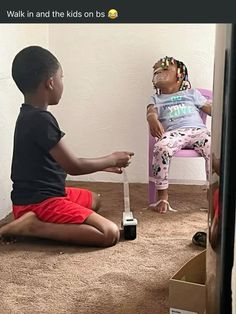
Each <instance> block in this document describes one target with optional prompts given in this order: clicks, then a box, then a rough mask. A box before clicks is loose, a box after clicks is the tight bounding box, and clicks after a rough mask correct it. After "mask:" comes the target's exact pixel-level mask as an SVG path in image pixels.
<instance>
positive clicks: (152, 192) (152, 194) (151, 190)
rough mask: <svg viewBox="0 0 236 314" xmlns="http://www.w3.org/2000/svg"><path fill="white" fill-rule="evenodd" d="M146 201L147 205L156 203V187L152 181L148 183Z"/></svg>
mask: <svg viewBox="0 0 236 314" xmlns="http://www.w3.org/2000/svg"><path fill="white" fill-rule="evenodd" d="M148 200H149V204H152V203H155V202H156V185H155V183H154V182H152V181H149V184H148Z"/></svg>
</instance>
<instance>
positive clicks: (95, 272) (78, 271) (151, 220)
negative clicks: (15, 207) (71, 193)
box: [0, 182, 207, 314]
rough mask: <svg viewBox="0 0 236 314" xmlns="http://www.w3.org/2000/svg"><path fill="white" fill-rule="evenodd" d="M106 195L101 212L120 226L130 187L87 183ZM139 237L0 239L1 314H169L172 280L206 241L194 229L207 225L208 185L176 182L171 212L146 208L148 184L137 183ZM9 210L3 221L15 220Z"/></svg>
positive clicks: (133, 198)
mask: <svg viewBox="0 0 236 314" xmlns="http://www.w3.org/2000/svg"><path fill="white" fill-rule="evenodd" d="M80 186H81V187H89V188H90V189H91V190H93V191H95V192H99V193H102V194H103V197H104V200H103V209H102V210H101V211H100V213H101V215H103V216H105V217H107V218H109V219H111V220H113V221H114V222H116V223H117V225H119V226H120V223H121V217H122V212H123V187H122V185H121V184H115V183H113V184H112V183H84V182H81V183H80ZM130 194H131V195H130V196H131V209H132V211H133V214H134V216H135V218H137V219H138V227H137V233H138V236H137V239H136V240H134V241H123V242H120V243H119V244H117V245H116V246H114V247H111V248H106V249H96V248H86V247H76V246H68V245H63V244H60V243H55V242H51V241H46V240H40V239H39V240H33V239H20V240H19V242H16V243H14V244H9V245H6V244H0V273H1V276H0V313H1V314H36V313H38V314H52V313H53V314H76V313H85V314H113V313H114V314H123V313H124V314H132V313H135V314H136V313H140V314H153V313H156V314H166V313H168V312H169V310H168V280H169V278H170V277H171V276H172V275H173V274H174V273H175V272H176V271H177V270H178V268H179V267H180V266H182V265H183V263H185V262H186V261H187V260H188V259H190V258H191V257H193V256H194V255H196V254H198V253H199V251H200V250H201V248H198V247H194V246H193V245H192V244H191V238H192V235H193V234H194V233H195V232H196V231H198V230H205V229H206V226H207V214H206V212H202V211H200V208H202V207H207V200H206V190H205V189H204V188H203V187H199V186H180V185H175V186H174V185H173V186H171V188H170V202H171V205H172V207H174V208H177V209H179V211H178V212H177V213H172V212H169V213H167V214H164V215H160V214H157V213H154V212H152V211H150V210H146V209H144V208H145V207H146V206H147V185H145V184H130ZM9 219H10V217H9V216H8V217H6V219H4V220H3V221H1V222H0V225H2V224H3V223H5V222H6V221H9Z"/></svg>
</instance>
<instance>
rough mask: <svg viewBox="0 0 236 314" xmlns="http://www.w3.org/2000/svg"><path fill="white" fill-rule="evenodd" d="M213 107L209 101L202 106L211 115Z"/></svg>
mask: <svg viewBox="0 0 236 314" xmlns="http://www.w3.org/2000/svg"><path fill="white" fill-rule="evenodd" d="M211 108H212V102H211V101H207V102H206V103H205V104H204V105H203V106H202V107H201V110H202V111H203V112H205V113H206V114H208V115H209V116H211Z"/></svg>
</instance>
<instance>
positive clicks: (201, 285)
mask: <svg viewBox="0 0 236 314" xmlns="http://www.w3.org/2000/svg"><path fill="white" fill-rule="evenodd" d="M205 283H206V250H204V251H202V252H201V253H200V254H198V255H197V256H195V257H193V258H192V259H191V260H189V261H188V262H187V263H186V264H185V265H184V266H183V267H181V268H180V269H179V270H178V271H177V273H176V274H175V275H174V276H173V277H172V278H171V279H170V281H169V305H170V314H204V313H205V309H206V285H205Z"/></svg>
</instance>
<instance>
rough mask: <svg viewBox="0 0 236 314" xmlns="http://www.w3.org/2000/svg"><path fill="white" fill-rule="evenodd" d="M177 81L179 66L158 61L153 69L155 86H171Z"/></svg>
mask: <svg viewBox="0 0 236 314" xmlns="http://www.w3.org/2000/svg"><path fill="white" fill-rule="evenodd" d="M176 82H177V66H176V64H170V65H169V66H165V67H163V66H161V63H159V62H158V63H157V64H156V65H155V67H154V71H153V79H152V83H153V85H154V87H155V88H163V87H171V86H172V85H173V86H174V85H175V84H176Z"/></svg>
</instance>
